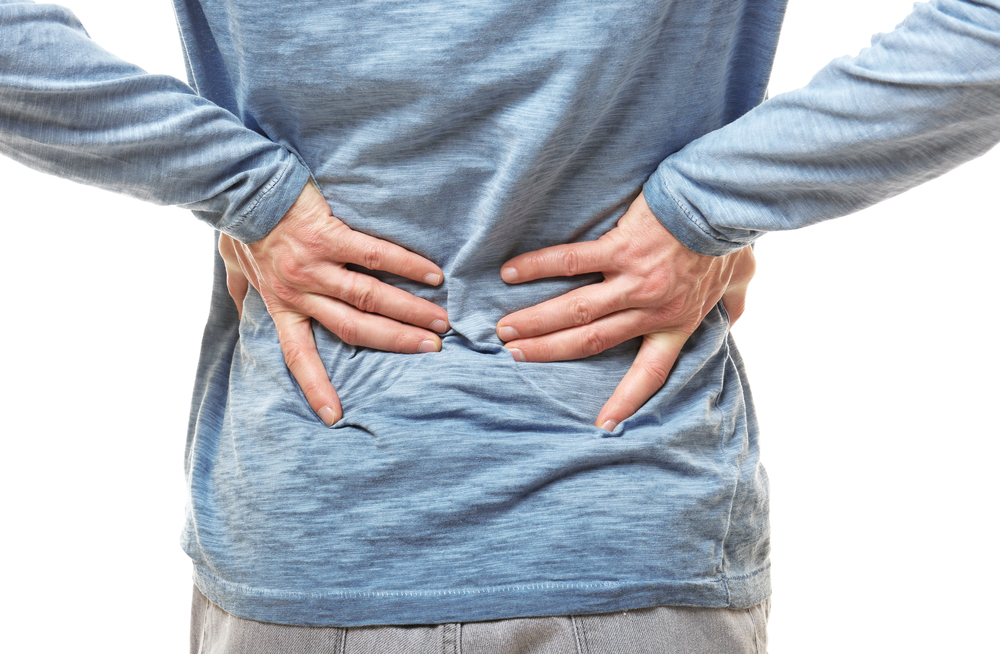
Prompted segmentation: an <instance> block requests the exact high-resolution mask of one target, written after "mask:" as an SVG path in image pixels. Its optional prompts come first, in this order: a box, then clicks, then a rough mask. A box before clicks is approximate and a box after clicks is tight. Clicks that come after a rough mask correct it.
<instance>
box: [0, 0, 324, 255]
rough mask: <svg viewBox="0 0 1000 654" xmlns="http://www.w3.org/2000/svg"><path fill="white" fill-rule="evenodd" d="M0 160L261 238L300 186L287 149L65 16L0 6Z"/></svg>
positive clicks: (51, 8)
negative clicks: (109, 48) (110, 48)
mask: <svg viewBox="0 0 1000 654" xmlns="http://www.w3.org/2000/svg"><path fill="white" fill-rule="evenodd" d="M0 153H3V154H5V155H7V156H10V157H12V158H14V159H16V160H18V161H20V162H22V163H24V164H26V165H28V166H31V167H33V168H35V169H38V170H41V171H43V172H48V173H53V174H57V175H59V176H62V177H66V178H69V179H72V180H75V181H78V182H82V183H84V184H89V185H92V186H98V187H101V188H105V189H108V190H111V191H116V192H120V193H125V194H128V195H131V196H134V197H137V198H140V199H143V200H148V201H152V202H155V203H158V204H173V205H179V206H183V207H185V208H188V209H191V210H193V211H195V212H197V215H198V216H199V217H200V218H202V219H204V220H205V221H206V222H209V223H210V224H211V225H212V226H213V227H215V228H217V229H220V230H222V231H225V232H227V233H229V234H232V235H233V236H235V237H237V238H239V239H240V240H242V241H244V242H252V241H255V240H258V239H260V238H262V237H263V236H264V235H266V234H267V232H268V231H269V230H270V229H271V228H272V227H273V226H274V225H275V224H276V223H277V222H278V220H280V219H281V217H282V216H283V215H284V213H285V211H286V210H287V208H288V207H289V206H291V204H292V203H293V202H294V200H295V198H296V197H297V196H298V194H299V192H301V190H302V187H303V186H304V185H305V183H306V181H307V180H308V178H309V171H308V169H307V168H306V167H305V166H304V165H303V164H302V163H300V162H299V160H298V159H297V158H296V157H295V156H294V155H293V154H292V153H290V152H289V151H287V150H286V149H284V148H282V147H281V146H279V145H277V144H275V143H273V142H271V141H270V140H269V139H268V138H266V137H264V136H263V135H261V134H258V133H257V132H254V131H253V130H251V129H248V128H247V127H245V126H244V125H243V124H242V123H241V122H240V121H239V120H238V119H237V118H236V117H235V116H234V115H233V114H231V113H230V112H228V111H226V110H224V109H222V108H220V107H218V106H217V105H215V104H213V103H211V102H209V101H207V100H205V99H204V98H201V97H199V96H198V95H197V94H196V93H195V92H194V91H193V90H192V89H191V88H190V87H189V86H187V85H186V84H184V83H182V82H180V81H179V80H176V79H174V78H172V77H168V76H162V75H150V74H147V73H146V72H145V71H143V70H141V69H140V68H138V67H136V66H133V65H131V64H128V63H126V62H124V61H122V60H120V59H118V58H116V57H114V56H113V55H111V54H109V53H108V52H106V51H105V50H103V49H102V48H100V47H99V46H98V45H97V44H95V43H94V42H93V41H92V40H91V39H90V38H89V37H88V35H87V33H86V32H85V31H84V29H83V26H82V25H81V24H80V23H79V22H78V21H77V19H76V17H75V16H73V14H72V13H71V12H70V11H68V10H67V9H65V8H62V7H59V6H55V5H38V4H32V3H23V2H10V1H9V0H0Z"/></svg>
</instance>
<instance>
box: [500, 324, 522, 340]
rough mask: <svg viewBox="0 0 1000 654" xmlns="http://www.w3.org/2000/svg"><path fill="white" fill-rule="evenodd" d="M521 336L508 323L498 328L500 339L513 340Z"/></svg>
mask: <svg viewBox="0 0 1000 654" xmlns="http://www.w3.org/2000/svg"><path fill="white" fill-rule="evenodd" d="M518 338H521V335H520V334H518V333H517V330H516V329H514V328H513V327H510V326H508V325H504V326H503V327H501V328H500V340H501V341H513V340H515V339H518Z"/></svg>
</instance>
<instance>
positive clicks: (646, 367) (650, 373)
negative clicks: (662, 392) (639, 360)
mask: <svg viewBox="0 0 1000 654" xmlns="http://www.w3.org/2000/svg"><path fill="white" fill-rule="evenodd" d="M642 374H643V375H645V376H646V377H648V378H649V379H652V380H653V381H654V382H656V387H657V388H659V387H660V386H663V385H664V384H665V383H666V382H667V375H669V374H670V368H668V367H667V366H666V365H664V363H663V362H662V361H659V360H657V359H651V360H649V361H645V362H643V364H642Z"/></svg>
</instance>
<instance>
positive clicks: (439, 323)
mask: <svg viewBox="0 0 1000 654" xmlns="http://www.w3.org/2000/svg"><path fill="white" fill-rule="evenodd" d="M431 329H432V330H434V331H436V332H437V333H438V334H443V333H445V332H446V331H448V323H446V322H445V321H443V320H441V319H440V318H438V319H437V320H435V321H434V322H432V323H431Z"/></svg>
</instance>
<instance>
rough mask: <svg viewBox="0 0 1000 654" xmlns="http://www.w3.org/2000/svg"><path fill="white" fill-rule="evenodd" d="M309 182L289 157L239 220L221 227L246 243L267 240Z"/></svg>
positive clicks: (251, 200) (248, 204)
mask: <svg viewBox="0 0 1000 654" xmlns="http://www.w3.org/2000/svg"><path fill="white" fill-rule="evenodd" d="M309 178H310V173H309V169H308V168H306V167H305V166H304V165H302V164H301V163H299V161H298V159H296V158H295V157H294V156H292V155H291V154H289V155H288V159H287V160H286V162H285V165H284V166H283V167H282V169H281V170H280V171H278V173H277V174H276V175H274V177H272V178H271V179H270V180H268V182H267V183H266V184H264V186H262V187H261V189H260V190H259V191H258V192H257V193H256V194H255V195H254V196H253V197H252V198H250V200H248V201H247V202H246V204H245V205H244V206H243V207H241V209H240V211H239V213H238V214H237V216H236V219H235V220H233V221H232V222H230V223H229V224H227V225H225V226H224V227H222V231H223V232H225V233H227V234H229V235H230V236H232V237H234V238H236V239H237V240H239V241H241V242H243V243H253V242H254V241H259V240H260V239H262V238H264V237H265V236H267V234H268V233H269V232H270V231H271V230H272V229H274V227H275V225H277V224H278V221H280V220H281V219H282V218H283V217H284V216H285V213H287V212H288V209H289V208H290V207H291V206H292V204H294V203H295V200H296V199H297V198H298V197H299V195H300V194H301V193H302V189H303V188H305V185H306V183H307V182H308V181H309Z"/></svg>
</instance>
